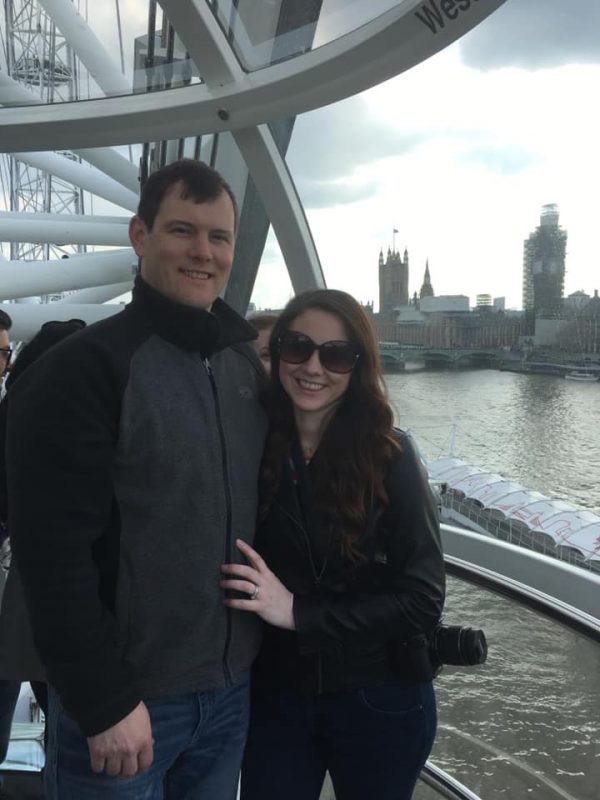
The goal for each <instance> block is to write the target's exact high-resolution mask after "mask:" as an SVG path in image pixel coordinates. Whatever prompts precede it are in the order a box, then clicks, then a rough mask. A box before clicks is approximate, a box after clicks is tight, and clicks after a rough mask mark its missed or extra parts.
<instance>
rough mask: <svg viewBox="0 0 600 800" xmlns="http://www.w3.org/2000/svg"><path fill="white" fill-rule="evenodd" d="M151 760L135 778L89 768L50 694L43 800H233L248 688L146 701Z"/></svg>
mask: <svg viewBox="0 0 600 800" xmlns="http://www.w3.org/2000/svg"><path fill="white" fill-rule="evenodd" d="M146 705H147V707H148V711H149V713H150V719H151V723H152V735H153V737H154V761H153V763H152V766H151V767H150V769H149V770H148V771H147V772H143V773H141V774H140V775H136V776H135V777H133V778H127V779H121V778H111V777H109V776H108V775H106V774H104V773H102V774H100V775H97V774H94V773H93V772H92V771H91V768H90V756H89V751H88V746H87V740H86V738H85V737H84V735H83V734H82V733H81V731H80V729H79V726H78V725H77V723H76V722H74V721H73V720H72V719H71V717H69V716H68V715H67V714H66V713H65V711H64V710H63V709H62V708H61V707H60V702H59V700H58V697H57V696H56V693H55V692H54V691H52V690H51V691H50V712H49V719H48V724H47V727H48V752H47V758H46V768H45V770H44V785H45V789H46V795H45V796H46V800H163V798H164V797H165V792H167V796H168V798H169V800H235V797H236V793H237V786H238V776H239V771H240V764H241V761H242V754H243V750H244V742H245V739H246V731H247V727H248V710H249V708H248V681H244V682H243V683H242V684H239V685H238V686H234V687H233V688H231V689H223V690H222V691H214V692H201V693H196V694H183V695H175V696H173V697H163V698H158V699H155V700H148V701H146Z"/></svg>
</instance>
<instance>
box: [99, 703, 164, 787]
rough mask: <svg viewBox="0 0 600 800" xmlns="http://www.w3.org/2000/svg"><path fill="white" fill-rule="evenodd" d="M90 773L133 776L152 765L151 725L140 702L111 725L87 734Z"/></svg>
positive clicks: (144, 707) (124, 776)
mask: <svg viewBox="0 0 600 800" xmlns="http://www.w3.org/2000/svg"><path fill="white" fill-rule="evenodd" d="M87 741H88V748H89V750H90V763H91V765H92V770H93V772H106V774H107V775H111V776H113V777H119V778H133V776H134V775H137V774H138V773H139V772H144V771H145V770H147V769H148V768H149V767H150V765H151V764H152V760H153V758H154V752H153V748H152V743H153V740H152V728H151V726H150V715H149V714H148V709H147V708H146V706H145V705H144V704H143V703H140V704H139V705H137V706H136V707H135V708H134V709H133V711H132V712H131V713H130V714H128V715H127V716H126V717H124V718H123V719H122V720H120V722H117V724H116V725H113V726H112V728H108V729H107V730H105V731H102V733H99V734H98V735H97V736H89V737H88V740H87Z"/></svg>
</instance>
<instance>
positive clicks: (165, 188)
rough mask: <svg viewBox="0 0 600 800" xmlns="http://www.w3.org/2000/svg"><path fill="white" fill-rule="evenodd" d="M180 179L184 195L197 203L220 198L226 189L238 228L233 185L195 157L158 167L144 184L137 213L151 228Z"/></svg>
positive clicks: (185, 198) (183, 196) (235, 224)
mask: <svg viewBox="0 0 600 800" xmlns="http://www.w3.org/2000/svg"><path fill="white" fill-rule="evenodd" d="M178 183H181V187H182V191H181V196H182V198H183V199H184V200H187V199H188V198H191V199H192V200H193V201H194V202H195V203H207V202H208V203H210V202H213V201H214V200H217V199H218V198H219V197H220V196H221V194H223V192H225V193H226V194H228V195H229V198H230V200H231V202H232V204H233V213H234V226H235V230H236V231H237V227H238V221H239V212H238V206H237V202H236V199H235V195H234V194H233V191H232V190H231V187H230V186H229V184H228V183H227V181H226V180H225V178H223V176H222V175H221V174H220V173H218V172H217V171H216V170H215V169H213V168H212V167H209V166H208V164H205V163H204V162H203V161H196V160H195V159H193V158H180V159H179V161H173V162H172V163H171V164H167V165H166V166H164V167H161V168H160V169H157V170H156V172H153V173H152V174H151V175H150V176H149V177H148V179H147V181H146V183H145V184H144V186H143V187H142V192H141V196H140V202H139V205H138V209H137V215H138V217H139V218H140V219H141V220H142V222H143V223H144V224H145V225H146V226H147V228H148V229H149V230H151V229H152V226H153V225H154V220H155V219H156V215H157V214H158V210H159V208H160V204H161V203H162V201H163V199H164V197H165V195H166V194H167V193H168V192H169V190H170V189H171V188H172V187H173V186H175V185H176V184H178Z"/></svg>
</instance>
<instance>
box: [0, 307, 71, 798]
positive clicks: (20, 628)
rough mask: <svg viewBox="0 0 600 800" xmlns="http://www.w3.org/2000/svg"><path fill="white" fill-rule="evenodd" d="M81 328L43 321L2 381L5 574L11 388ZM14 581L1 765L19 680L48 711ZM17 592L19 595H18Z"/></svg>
mask: <svg viewBox="0 0 600 800" xmlns="http://www.w3.org/2000/svg"><path fill="white" fill-rule="evenodd" d="M2 315H4V316H6V315H5V314H4V312H1V311H0V325H2V323H3V316H2ZM83 327H85V322H82V321H81V320H69V321H68V322H62V321H52V322H46V323H45V324H44V325H42V327H41V329H40V330H39V331H38V333H37V334H36V335H35V336H34V337H33V339H31V340H30V341H29V342H28V343H27V344H26V345H25V346H24V347H23V349H22V350H21V352H20V354H19V357H18V358H17V360H16V362H15V364H14V367H13V369H12V370H11V372H10V373H9V374H8V376H7V378H6V381H5V385H6V390H7V394H6V396H5V397H4V399H3V400H2V402H1V403H0V526H1V530H2V533H3V535H4V542H3V546H2V550H3V559H2V567H3V569H4V573H8V572H9V569H10V540H9V536H8V534H9V531H8V529H7V526H6V520H7V518H8V499H7V492H6V463H5V458H4V451H5V445H6V411H7V407H8V399H9V395H10V392H11V387H12V386H13V385H14V383H15V381H16V380H17V379H18V378H19V377H20V376H21V375H22V374H23V373H24V372H25V370H26V369H27V368H28V367H29V366H30V365H31V364H33V362H34V361H36V360H37V359H38V358H39V357H40V356H41V355H42V354H43V353H45V352H46V351H47V350H49V349H50V348H51V347H53V346H54V345H55V344H57V343H58V342H59V341H61V340H62V339H64V338H65V337H67V336H70V335H71V334H72V333H75V332H76V331H78V330H80V329H81V328H83ZM4 345H5V343H4V341H3V340H2V330H1V329H0V353H2V352H4ZM9 349H10V348H9ZM4 578H5V575H1V576H0V580H2V581H4ZM15 580H16V579H15V578H14V576H13V575H10V577H9V578H8V579H7V581H6V586H5V594H4V595H2V606H1V610H0V764H1V763H2V762H3V761H4V759H5V758H6V753H7V749H8V744H9V741H10V731H11V724H12V719H13V715H14V711H15V707H16V704H17V700H18V697H19V692H20V689H21V682H22V681H25V680H27V681H29V680H31V682H32V687H33V689H34V692H35V697H36V700H37V702H38V704H39V706H40V708H41V709H42V711H43V712H44V713H47V711H48V702H47V692H46V687H45V684H44V683H42V682H40V681H36V680H34V679H35V678H37V677H40V674H39V666H38V662H37V659H36V658H35V656H34V654H33V651H32V650H31V651H30V652H31V653H32V655H31V657H30V658H28V657H27V655H24V653H26V652H27V645H28V644H29V643H28V642H26V643H23V642H22V641H20V639H21V637H23V636H25V635H26V633H25V631H27V630H28V629H29V626H28V625H27V621H26V619H24V617H25V616H26V610H25V608H24V607H23V599H22V596H21V594H20V586H19V587H17V586H16V585H15V582H14V581H15ZM17 592H19V593H18V594H17ZM9 616H10V617H11V618H10V619H8V617H9ZM17 640H18V641H17ZM32 662H35V663H32ZM1 786H2V776H1V775H0V787H1Z"/></svg>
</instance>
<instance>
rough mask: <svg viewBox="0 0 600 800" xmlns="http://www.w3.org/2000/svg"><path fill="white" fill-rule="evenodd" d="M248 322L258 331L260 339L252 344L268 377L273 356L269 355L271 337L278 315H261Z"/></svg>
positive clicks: (256, 315)
mask: <svg viewBox="0 0 600 800" xmlns="http://www.w3.org/2000/svg"><path fill="white" fill-rule="evenodd" d="M248 322H249V323H250V324H251V325H252V327H253V328H256V330H257V331H258V338H257V339H255V340H254V341H253V342H252V345H253V347H254V349H255V350H256V353H257V355H258V357H259V358H260V360H261V362H262V365H263V367H264V368H265V370H266V373H267V375H270V374H271V356H270V354H269V337H270V336H271V331H272V330H273V326H274V325H275V323H276V322H277V314H271V313H266V312H265V313H259V314H253V315H252V316H251V317H249V318H248Z"/></svg>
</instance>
